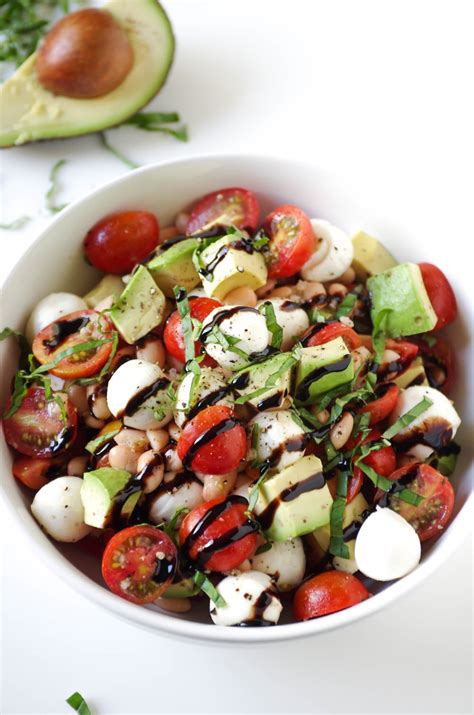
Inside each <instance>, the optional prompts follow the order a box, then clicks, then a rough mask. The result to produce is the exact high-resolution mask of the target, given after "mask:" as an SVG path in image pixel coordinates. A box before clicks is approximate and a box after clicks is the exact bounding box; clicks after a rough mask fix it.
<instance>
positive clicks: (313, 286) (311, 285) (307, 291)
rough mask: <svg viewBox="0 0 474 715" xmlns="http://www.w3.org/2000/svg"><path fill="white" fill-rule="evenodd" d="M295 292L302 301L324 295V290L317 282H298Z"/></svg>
mask: <svg viewBox="0 0 474 715" xmlns="http://www.w3.org/2000/svg"><path fill="white" fill-rule="evenodd" d="M295 291H296V294H297V295H299V296H301V298H303V300H311V299H312V298H315V297H316V296H317V295H326V289H325V287H324V286H323V284H322V283H320V282H319V281H298V283H297V284H296V286H295Z"/></svg>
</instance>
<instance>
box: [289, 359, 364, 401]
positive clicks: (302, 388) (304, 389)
mask: <svg viewBox="0 0 474 715" xmlns="http://www.w3.org/2000/svg"><path fill="white" fill-rule="evenodd" d="M351 360H352V355H350V354H347V355H344V357H343V358H341V359H340V360H337V362H333V363H331V364H329V365H324V366H323V367H320V368H318V369H317V370H314V371H313V372H310V373H309V375H307V376H306V377H305V378H304V380H302V381H301V382H300V384H299V385H298V389H297V390H296V394H295V399H296V400H298V401H299V402H305V401H306V400H307V399H308V398H309V396H310V388H311V385H312V384H313V382H317V381H318V380H321V379H322V378H323V377H325V376H326V375H330V374H332V373H334V372H343V371H344V370H345V369H346V368H347V367H348V366H349V365H350V362H351Z"/></svg>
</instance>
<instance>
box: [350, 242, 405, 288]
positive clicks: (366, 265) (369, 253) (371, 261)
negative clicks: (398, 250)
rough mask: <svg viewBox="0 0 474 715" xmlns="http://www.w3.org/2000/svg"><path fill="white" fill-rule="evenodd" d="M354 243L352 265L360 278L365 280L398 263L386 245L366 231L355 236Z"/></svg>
mask: <svg viewBox="0 0 474 715" xmlns="http://www.w3.org/2000/svg"><path fill="white" fill-rule="evenodd" d="M352 245H353V247H354V258H353V259H352V267H353V269H354V270H355V272H356V276H357V278H358V279H359V280H362V281H365V280H366V279H367V278H368V277H369V276H373V275H375V274H377V273H382V272H383V271H386V270H387V269H388V268H393V266H396V265H397V261H396V260H395V258H394V257H393V256H392V254H391V253H389V252H388V251H387V249H386V248H385V246H383V245H382V244H381V243H380V241H377V239H376V238H373V237H372V236H369V234H368V233H365V232H364V231H359V233H356V235H355V236H353V238H352Z"/></svg>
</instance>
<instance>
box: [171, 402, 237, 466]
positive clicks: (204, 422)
mask: <svg viewBox="0 0 474 715" xmlns="http://www.w3.org/2000/svg"><path fill="white" fill-rule="evenodd" d="M177 450H178V457H179V458H180V459H181V460H182V461H183V463H184V465H185V466H187V467H188V468H190V469H192V470H193V471H195V472H201V473H203V474H227V472H231V471H232V470H233V469H236V468H237V467H238V466H239V463H240V461H241V460H242V459H243V458H244V457H245V454H246V452H247V437H246V434H245V430H244V428H243V427H242V425H241V424H240V423H239V422H238V421H237V420H236V418H235V416H234V413H233V411H232V410H231V409H230V407H226V406H225V405H212V406H211V407H206V408H205V409H204V410H202V411H201V412H199V413H198V414H197V415H196V417H193V419H192V420H190V421H189V422H188V423H187V424H186V425H185V427H184V429H183V431H182V432H181V435H180V437H179V440H178V446H177Z"/></svg>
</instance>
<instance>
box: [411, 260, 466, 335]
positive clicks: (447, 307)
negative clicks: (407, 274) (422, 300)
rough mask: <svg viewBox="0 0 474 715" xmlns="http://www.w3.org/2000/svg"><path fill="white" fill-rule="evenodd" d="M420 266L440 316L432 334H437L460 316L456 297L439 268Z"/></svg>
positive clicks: (427, 288)
mask: <svg viewBox="0 0 474 715" xmlns="http://www.w3.org/2000/svg"><path fill="white" fill-rule="evenodd" d="M418 265H419V267H420V271H421V276H422V278H423V283H424V284H425V288H426V292H427V293H428V298H429V299H430V301H431V305H432V306H433V309H434V312H435V313H436V315H437V316H438V322H437V323H436V325H435V327H434V328H433V330H432V332H435V331H436V330H441V328H444V326H445V325H448V323H452V322H453V320H455V319H456V316H457V314H458V306H457V303H456V296H455V295H454V291H453V289H452V288H451V284H450V282H449V281H448V279H447V278H446V276H445V275H444V273H443V271H441V270H440V269H439V268H438V267H437V266H434V265H433V264H432V263H419V264H418Z"/></svg>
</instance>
